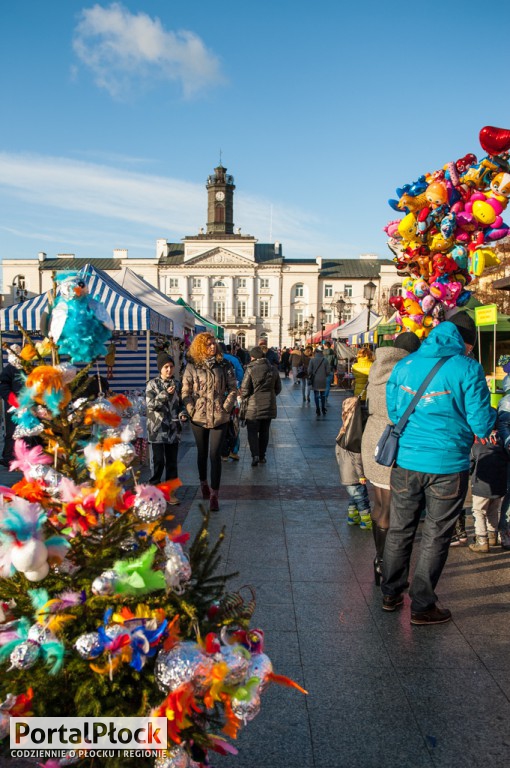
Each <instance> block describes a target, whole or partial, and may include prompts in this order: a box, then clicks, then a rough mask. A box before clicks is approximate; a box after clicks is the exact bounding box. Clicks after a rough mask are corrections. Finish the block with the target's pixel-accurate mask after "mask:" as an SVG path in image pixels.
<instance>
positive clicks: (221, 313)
mask: <svg viewBox="0 0 510 768" xmlns="http://www.w3.org/2000/svg"><path fill="white" fill-rule="evenodd" d="M213 317H214V319H215V320H216V322H217V323H224V322H225V302H224V301H214V302H213Z"/></svg>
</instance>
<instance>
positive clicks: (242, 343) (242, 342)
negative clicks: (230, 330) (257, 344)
mask: <svg viewBox="0 0 510 768" xmlns="http://www.w3.org/2000/svg"><path fill="white" fill-rule="evenodd" d="M237 343H238V344H239V346H240V347H242V348H243V349H244V348H245V347H246V334H245V333H238V334H237Z"/></svg>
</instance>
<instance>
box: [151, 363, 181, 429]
mask: <svg viewBox="0 0 510 768" xmlns="http://www.w3.org/2000/svg"><path fill="white" fill-rule="evenodd" d="M173 383H174V384H175V385H176V386H175V390H174V392H173V393H172V394H170V392H169V391H168V387H169V385H170V379H162V378H161V376H156V378H154V379H151V380H150V381H148V382H147V386H146V389H145V402H146V404H147V438H148V440H149V442H150V443H177V442H179V440H180V439H181V432H182V426H181V422H180V418H179V417H180V414H181V413H182V403H181V398H180V396H179V385H178V383H177V382H176V381H175V379H174V381H173Z"/></svg>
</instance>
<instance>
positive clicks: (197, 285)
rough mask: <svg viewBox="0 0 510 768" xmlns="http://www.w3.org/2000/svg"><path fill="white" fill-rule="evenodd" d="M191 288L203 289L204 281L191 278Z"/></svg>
mask: <svg viewBox="0 0 510 768" xmlns="http://www.w3.org/2000/svg"><path fill="white" fill-rule="evenodd" d="M191 287H192V288H201V287H202V280H201V279H200V278H199V277H192V278H191Z"/></svg>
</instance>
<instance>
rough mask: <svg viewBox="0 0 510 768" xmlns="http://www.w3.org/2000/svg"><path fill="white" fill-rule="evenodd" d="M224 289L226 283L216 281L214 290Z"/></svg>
mask: <svg viewBox="0 0 510 768" xmlns="http://www.w3.org/2000/svg"><path fill="white" fill-rule="evenodd" d="M224 287H225V283H224V282H223V280H216V282H215V283H214V285H213V288H224Z"/></svg>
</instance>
